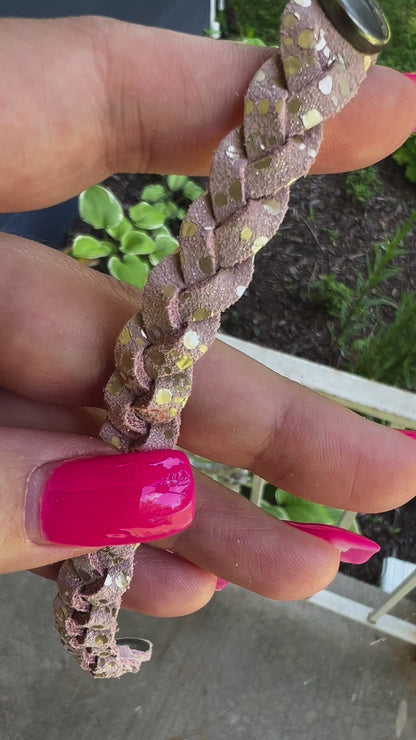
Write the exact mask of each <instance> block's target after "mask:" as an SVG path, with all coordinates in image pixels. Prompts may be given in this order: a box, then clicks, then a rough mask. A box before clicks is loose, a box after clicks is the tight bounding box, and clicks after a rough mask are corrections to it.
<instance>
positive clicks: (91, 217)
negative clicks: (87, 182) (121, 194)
mask: <svg viewBox="0 0 416 740" xmlns="http://www.w3.org/2000/svg"><path fill="white" fill-rule="evenodd" d="M78 207H79V214H80V216H81V218H82V220H83V221H85V222H86V223H87V224H90V225H91V226H94V228H95V229H114V228H115V227H116V226H118V224H119V223H120V221H121V220H122V218H123V208H122V206H121V203H120V202H119V201H118V200H117V198H116V197H115V195H113V193H111V192H110V190H107V188H103V187H102V185H93V186H92V187H91V188H88V190H84V191H83V192H82V193H81V195H80V196H79V199H78Z"/></svg>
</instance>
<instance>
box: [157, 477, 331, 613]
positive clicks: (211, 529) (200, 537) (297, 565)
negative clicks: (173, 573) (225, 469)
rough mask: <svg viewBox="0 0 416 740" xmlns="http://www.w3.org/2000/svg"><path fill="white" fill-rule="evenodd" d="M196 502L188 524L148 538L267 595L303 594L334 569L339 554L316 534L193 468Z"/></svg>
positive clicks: (317, 588) (324, 581) (320, 586)
mask: <svg viewBox="0 0 416 740" xmlns="http://www.w3.org/2000/svg"><path fill="white" fill-rule="evenodd" d="M195 480H196V483H197V489H196V490H197V506H196V510H195V518H194V521H193V523H192V524H191V526H190V527H189V528H188V529H186V530H184V531H183V532H181V533H180V534H178V535H174V536H173V537H170V538H168V539H163V540H158V541H156V542H154V543H152V546H153V547H154V548H169V549H170V550H173V551H174V552H175V553H177V554H178V555H181V556H182V557H184V558H186V559H187V560H190V561H191V562H193V563H195V565H197V566H199V567H200V568H201V569H203V570H208V571H211V572H212V573H215V574H216V575H217V576H219V577H220V578H223V579H225V580H226V581H230V582H232V583H235V584H237V585H238V586H241V587H243V588H247V589H249V590H251V591H255V592H256V593H258V594H260V595H261V596H266V597H267V598H271V599H280V600H292V599H303V598H307V597H309V596H311V595H312V594H314V593H316V592H317V591H320V590H321V589H323V588H325V587H326V586H327V585H328V583H330V582H331V581H332V580H333V578H334V577H335V575H336V572H337V570H338V566H339V554H338V553H337V552H336V550H335V549H334V548H333V547H332V546H331V545H328V543H326V542H323V541H322V540H319V539H318V538H317V537H311V536H309V535H306V534H304V533H303V532H300V531H299V530H295V532H294V533H295V534H299V535H302V538H299V539H298V538H295V537H293V536H292V532H293V530H292V528H291V527H288V526H287V525H286V524H285V523H284V522H281V521H278V520H277V519H275V518H274V517H272V516H270V515H269V514H266V513H265V512H264V511H262V510H261V509H258V508H257V507H255V506H254V505H253V504H252V503H250V502H249V501H247V500H246V499H245V498H243V497H242V496H239V495H238V494H236V493H233V492H231V491H229V490H227V489H224V487H223V486H221V485H220V484H219V483H216V482H215V481H213V480H210V479H209V478H206V477H205V476H203V475H202V474H201V473H198V472H197V471H195Z"/></svg>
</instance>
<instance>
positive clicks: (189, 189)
mask: <svg viewBox="0 0 416 740" xmlns="http://www.w3.org/2000/svg"><path fill="white" fill-rule="evenodd" d="M203 192H204V191H203V189H202V188H200V187H199V185H197V184H196V182H194V181H193V180H188V182H186V183H185V185H184V187H183V194H184V195H186V197H187V198H189V200H196V199H197V198H199V196H200V195H202V193H203Z"/></svg>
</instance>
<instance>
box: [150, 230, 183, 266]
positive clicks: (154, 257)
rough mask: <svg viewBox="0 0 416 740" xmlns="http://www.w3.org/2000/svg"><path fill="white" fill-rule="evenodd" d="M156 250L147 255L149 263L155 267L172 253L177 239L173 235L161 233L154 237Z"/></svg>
mask: <svg viewBox="0 0 416 740" xmlns="http://www.w3.org/2000/svg"><path fill="white" fill-rule="evenodd" d="M155 244H156V251H155V252H153V254H150V255H149V262H150V264H151V265H152V266H153V267H155V266H156V265H157V264H158V263H159V262H160V261H161V260H163V258H164V257H167V255H168V254H173V252H176V250H177V249H178V246H179V244H178V241H177V239H175V238H174V237H173V236H165V235H163V234H162V235H161V236H158V237H157V238H156V239H155Z"/></svg>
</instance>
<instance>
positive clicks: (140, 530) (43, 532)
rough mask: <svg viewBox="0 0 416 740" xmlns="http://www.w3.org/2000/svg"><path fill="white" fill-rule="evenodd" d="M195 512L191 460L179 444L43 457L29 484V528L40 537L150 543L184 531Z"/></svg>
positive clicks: (65, 541) (34, 536)
mask: <svg viewBox="0 0 416 740" xmlns="http://www.w3.org/2000/svg"><path fill="white" fill-rule="evenodd" d="M193 513H194V484H193V477H192V470H191V466H190V464H189V461H188V459H187V457H186V455H185V454H184V453H183V452H177V451H176V450H155V451H152V452H131V453H127V454H122V455H101V456H99V457H81V458H75V459H70V460H64V461H61V462H58V463H57V462H53V463H47V464H45V465H41V466H40V467H39V468H37V469H36V470H35V471H34V472H33V473H32V474H31V476H30V478H29V480H28V484H27V488H26V508H25V526H26V532H27V534H28V537H29V538H30V539H31V540H32V541H33V542H37V543H40V544H44V543H54V544H60V545H75V546H78V545H79V546H86V547H106V546H107V545H124V544H132V543H136V542H148V541H149V540H155V539H159V538H161V537H167V536H169V535H172V534H175V533H177V532H180V531H182V530H183V529H185V528H186V527H188V526H189V524H190V523H191V522H192V518H193Z"/></svg>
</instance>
